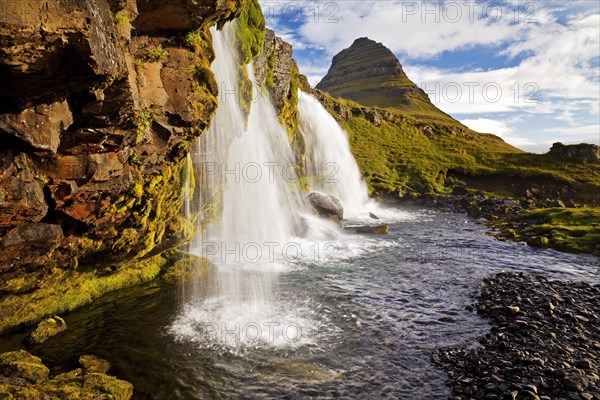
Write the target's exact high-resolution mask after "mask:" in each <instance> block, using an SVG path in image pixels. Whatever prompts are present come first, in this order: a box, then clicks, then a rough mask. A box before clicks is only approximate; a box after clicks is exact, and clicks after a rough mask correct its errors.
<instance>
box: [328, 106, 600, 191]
mask: <svg viewBox="0 0 600 400" xmlns="http://www.w3.org/2000/svg"><path fill="white" fill-rule="evenodd" d="M323 103H324V105H325V107H326V108H327V109H328V110H329V111H330V112H332V113H333V114H334V115H335V114H336V111H335V110H336V109H337V108H340V107H342V108H345V109H347V110H349V112H350V113H352V114H353V116H351V117H350V118H349V119H348V120H347V121H342V125H343V127H344V128H345V129H346V130H347V131H348V133H349V137H350V145H351V148H352V151H353V153H354V156H355V158H356V160H357V163H358V165H359V167H360V169H361V171H362V173H363V175H364V176H365V178H366V180H367V183H368V185H369V189H370V190H371V191H377V192H395V191H402V192H404V193H407V194H413V193H414V194H423V193H438V194H450V193H451V190H452V188H453V187H454V186H455V185H456V184H457V183H458V182H460V181H461V180H460V179H457V178H454V177H453V176H452V175H453V174H456V173H459V174H463V175H465V176H466V177H490V179H492V178H495V177H506V178H508V179H505V181H506V182H505V183H503V182H499V183H498V184H497V185H494V187H493V188H490V194H494V195H499V196H511V197H514V196H522V195H523V193H518V192H517V190H523V189H518V187H517V186H515V185H514V183H515V181H516V180H519V179H522V180H525V179H538V180H540V181H542V182H544V183H546V182H550V181H551V182H555V183H556V184H557V185H569V186H571V187H573V188H574V189H575V191H576V192H577V194H578V196H579V197H580V199H581V201H583V202H586V201H593V199H594V197H596V198H597V194H598V193H600V168H597V167H595V166H593V165H585V164H578V163H574V162H568V161H565V160H558V159H556V158H555V157H553V156H552V155H549V154H546V155H537V154H529V153H525V152H523V151H521V150H519V149H516V148H515V147H513V146H511V145H509V144H507V143H505V142H504V141H503V140H502V139H500V138H498V137H496V136H494V135H489V134H479V133H476V132H472V131H466V132H458V131H457V130H458V128H459V127H458V126H456V127H450V126H448V124H446V123H440V124H436V123H427V124H424V123H423V122H422V121H421V120H418V119H415V118H413V117H411V116H407V115H401V114H389V116H387V117H385V118H383V117H381V116H382V115H383V114H384V112H383V111H381V110H376V109H373V110H374V111H376V112H377V113H378V114H379V116H380V117H381V124H380V125H379V126H378V125H376V124H374V123H373V122H372V121H371V120H370V119H369V118H367V117H366V116H365V114H364V112H363V111H362V110H361V108H362V107H361V106H360V105H358V104H357V103H354V102H351V101H346V100H339V99H333V98H331V97H330V96H325V99H324V101H323ZM486 190H487V189H486Z"/></svg>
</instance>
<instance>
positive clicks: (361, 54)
mask: <svg viewBox="0 0 600 400" xmlns="http://www.w3.org/2000/svg"><path fill="white" fill-rule="evenodd" d="M316 88H317V89H319V90H322V91H324V92H327V93H329V94H331V95H332V96H333V97H341V98H344V99H348V100H353V101H356V102H358V103H360V104H362V105H365V106H370V107H386V108H392V109H397V110H400V111H402V112H404V113H405V114H409V115H412V116H415V117H417V118H419V119H423V120H432V121H436V122H445V123H447V124H450V125H457V126H460V127H461V128H465V127H464V126H462V125H460V124H459V123H458V121H456V120H454V119H453V118H452V117H450V116H449V115H447V114H445V113H444V112H442V111H441V110H439V109H438V108H437V107H435V106H434V105H433V104H432V103H431V101H430V100H429V97H428V96H427V94H426V93H425V92H424V91H423V90H422V89H421V88H419V87H418V86H417V85H415V84H414V83H413V82H412V81H411V80H410V79H409V78H408V76H406V74H405V73H404V70H403V69H402V65H401V64H400V61H398V59H397V58H396V56H395V55H394V53H392V52H391V51H390V50H389V49H388V48H387V47H385V46H384V45H383V44H381V43H378V42H375V41H373V40H371V39H369V38H359V39H356V40H355V41H354V43H353V44H352V45H351V46H350V47H349V48H347V49H344V50H342V51H341V52H339V53H338V54H337V55H336V56H335V57H333V61H332V64H331V68H330V69H329V71H328V72H327V75H325V77H324V78H323V79H322V80H321V82H319V83H318V84H317V86H316Z"/></svg>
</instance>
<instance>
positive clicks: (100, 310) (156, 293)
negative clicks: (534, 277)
mask: <svg viewBox="0 0 600 400" xmlns="http://www.w3.org/2000/svg"><path fill="white" fill-rule="evenodd" d="M384 217H385V218H386V219H384V220H383V222H386V223H388V224H389V226H390V230H389V233H388V234H387V235H385V236H374V235H361V234H348V235H345V236H344V237H340V238H338V239H336V240H330V241H329V242H328V243H335V244H336V246H337V247H336V248H335V251H334V252H330V253H327V254H325V255H323V254H320V255H319V257H316V256H315V257H302V258H299V259H295V260H294V261H292V262H289V263H288V264H287V265H286V266H285V267H284V268H281V269H278V270H275V271H265V272H261V271H259V270H251V269H250V270H249V271H248V272H247V274H245V275H241V276H238V277H237V278H236V279H257V276H258V279H259V280H261V281H264V280H265V279H264V276H263V277H262V278H261V274H268V283H269V285H270V288H271V290H272V292H273V295H272V299H271V301H270V303H269V304H263V305H260V307H258V308H256V307H254V308H252V307H250V308H249V309H239V308H238V309H233V310H229V311H228V312H231V313H234V314H235V313H238V314H239V315H236V316H233V317H231V316H227V315H225V316H223V315H221V316H218V317H220V318H219V320H218V321H217V320H215V321H211V320H210V318H211V317H210V315H212V316H213V318H214V317H215V315H214V313H213V314H211V313H207V312H206V310H207V309H210V307H211V304H212V303H211V301H213V299H211V298H210V291H209V290H207V291H206V297H205V298H202V295H200V297H201V298H199V299H198V301H197V302H195V303H193V304H190V303H189V302H188V303H186V304H184V303H182V301H181V300H180V299H181V298H182V296H181V288H178V287H176V286H168V285H164V284H160V283H153V284H149V285H146V286H142V287H137V288H133V289H128V290H123V291H120V292H116V293H112V294H109V295H106V296H104V297H103V298H102V299H100V300H99V301H97V302H95V303H94V304H93V305H91V306H88V307H84V308H81V309H79V310H77V311H75V312H73V313H71V314H69V315H67V316H66V317H65V320H66V322H67V324H68V327H69V329H68V330H67V331H66V332H64V333H62V334H60V335H58V336H56V337H54V338H52V339H50V340H48V341H47V342H46V343H44V344H42V345H39V346H37V347H35V348H33V349H32V351H33V352H34V354H36V355H38V356H40V357H42V358H43V359H44V360H46V361H47V364H48V365H50V366H51V368H52V370H53V372H55V373H58V372H61V371H65V370H68V369H70V368H74V367H75V366H76V364H77V359H78V357H79V355H82V354H95V355H98V356H100V357H102V358H105V359H107V360H109V361H110V363H111V364H112V366H113V368H112V370H111V372H112V373H113V374H115V375H117V376H119V377H120V378H123V379H126V380H128V381H130V382H132V383H133V384H134V386H135V398H136V399H161V400H162V399H208V398H272V397H285V398H306V397H318V398H340V397H342V398H371V399H372V398H402V399H417V398H427V399H436V398H440V399H441V398H446V397H447V396H448V395H449V394H450V390H449V388H448V387H447V385H446V375H445V372H444V371H442V370H440V369H438V368H437V367H435V366H434V365H433V364H432V362H431V360H430V355H431V352H432V351H434V350H435V349H436V348H438V347H444V346H451V345H467V346H476V345H477V340H476V339H477V337H479V336H481V335H482V334H483V333H484V332H485V331H486V330H487V328H488V326H487V324H486V322H485V321H484V320H482V319H480V318H479V317H477V315H476V314H475V313H473V312H471V311H468V310H467V309H466V307H467V306H468V305H471V304H472V303H473V299H472V296H473V295H474V294H475V293H477V292H478V290H479V286H480V285H481V282H482V278H483V277H484V276H486V275H488V274H490V273H494V272H499V271H502V270H512V271H524V272H532V273H541V274H544V275H546V276H548V277H550V278H553V279H559V280H586V281H592V282H598V281H599V280H600V272H599V269H598V268H599V265H598V258H597V257H593V256H586V255H571V254H565V253H560V252H557V251H554V250H548V249H536V248H531V247H529V246H527V245H524V244H519V243H514V242H501V241H498V240H496V239H495V238H493V237H492V236H490V235H488V234H487V230H486V228H485V227H484V226H482V225H481V224H479V223H478V222H477V221H475V220H473V219H469V218H467V217H466V216H464V215H461V214H450V213H444V212H439V211H434V210H430V209H421V208H412V207H404V208H398V209H394V210H388V212H386V213H385V215H384ZM321 244H322V243H321ZM308 245H309V244H307V243H302V246H303V248H307V247H310V246H308ZM206 282H207V283H206V285H207V286H209V285H212V284H215V283H214V282H213V281H211V277H210V273H209V276H207V277H206ZM200 293H202V290H200ZM221 317H222V318H221ZM228 318H229V320H228ZM231 318H233V319H231ZM21 339H22V336H21V335H13V336H10V337H5V338H3V340H2V344H1V345H0V347H1V348H0V350H2V351H6V350H10V349H14V348H18V347H21V345H20V340H21Z"/></svg>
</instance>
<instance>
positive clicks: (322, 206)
mask: <svg viewBox="0 0 600 400" xmlns="http://www.w3.org/2000/svg"><path fill="white" fill-rule="evenodd" d="M308 201H309V202H310V205H311V206H312V207H313V209H314V210H315V211H316V212H317V214H319V216H321V217H325V218H331V217H337V218H339V219H340V220H342V219H344V208H343V207H342V203H340V201H339V200H338V199H337V198H336V197H335V196H331V195H325V194H322V193H317V192H313V193H311V194H309V195H308Z"/></svg>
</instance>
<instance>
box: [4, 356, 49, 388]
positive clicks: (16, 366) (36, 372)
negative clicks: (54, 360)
mask: <svg viewBox="0 0 600 400" xmlns="http://www.w3.org/2000/svg"><path fill="white" fill-rule="evenodd" d="M49 373H50V370H49V369H48V368H47V367H46V366H45V365H44V364H42V360H41V359H40V358H39V357H35V356H32V355H31V354H29V353H28V352H26V351H25V350H17V351H11V352H9V353H4V354H0V375H5V376H11V377H15V378H22V379H25V380H26V381H27V382H31V383H38V382H43V381H45V380H47V379H48V374H49Z"/></svg>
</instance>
